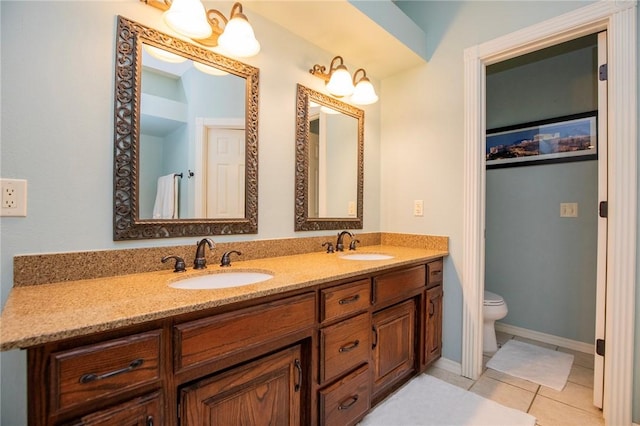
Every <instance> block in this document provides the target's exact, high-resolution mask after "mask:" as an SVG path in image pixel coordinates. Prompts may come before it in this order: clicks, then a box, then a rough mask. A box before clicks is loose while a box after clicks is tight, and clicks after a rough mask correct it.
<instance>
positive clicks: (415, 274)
mask: <svg viewBox="0 0 640 426" xmlns="http://www.w3.org/2000/svg"><path fill="white" fill-rule="evenodd" d="M425 275H426V271H425V266H424V265H420V266H416V267H413V268H409V269H405V270H402V271H397V272H390V273H388V274H383V275H380V276H377V277H375V278H374V279H373V302H374V303H382V302H385V301H387V300H392V299H394V298H398V297H399V296H402V295H403V294H404V293H409V292H411V291H412V290H416V289H419V288H421V287H424V285H425Z"/></svg>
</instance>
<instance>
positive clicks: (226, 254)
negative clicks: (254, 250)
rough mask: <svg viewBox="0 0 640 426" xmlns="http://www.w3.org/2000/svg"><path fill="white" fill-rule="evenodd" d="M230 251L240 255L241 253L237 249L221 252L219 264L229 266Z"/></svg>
mask: <svg viewBox="0 0 640 426" xmlns="http://www.w3.org/2000/svg"><path fill="white" fill-rule="evenodd" d="M232 253H235V254H237V255H238V256H242V253H240V252H239V251H237V250H231V251H225V252H224V253H223V254H222V258H221V259H220V266H231V257H230V255H231V254H232Z"/></svg>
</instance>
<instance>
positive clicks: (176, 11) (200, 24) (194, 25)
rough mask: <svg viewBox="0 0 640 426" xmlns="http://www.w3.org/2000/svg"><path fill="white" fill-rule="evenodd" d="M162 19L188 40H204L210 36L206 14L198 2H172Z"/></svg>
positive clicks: (195, 0)
mask: <svg viewBox="0 0 640 426" xmlns="http://www.w3.org/2000/svg"><path fill="white" fill-rule="evenodd" d="M162 17H163V18H164V22H165V23H166V24H167V25H168V26H169V28H171V29H172V30H174V31H175V32H177V33H179V34H182V35H183V36H186V37H189V38H206V37H209V36H210V35H211V25H209V21H207V12H206V10H205V9H204V6H203V5H202V3H201V2H200V0H173V2H172V3H171V7H170V8H169V10H167V11H166V12H165V13H164V14H163V15H162Z"/></svg>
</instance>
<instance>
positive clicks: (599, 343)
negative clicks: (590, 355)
mask: <svg viewBox="0 0 640 426" xmlns="http://www.w3.org/2000/svg"><path fill="white" fill-rule="evenodd" d="M596 353H597V354H598V355H600V356H604V340H603V339H596Z"/></svg>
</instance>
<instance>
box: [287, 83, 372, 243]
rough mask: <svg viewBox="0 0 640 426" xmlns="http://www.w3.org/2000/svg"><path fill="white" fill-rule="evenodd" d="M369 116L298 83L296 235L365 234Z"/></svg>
mask: <svg viewBox="0 0 640 426" xmlns="http://www.w3.org/2000/svg"><path fill="white" fill-rule="evenodd" d="M363 158H364V111H363V110H361V109H359V108H356V107H354V106H351V105H349V104H346V103H344V102H341V101H339V100H337V99H334V98H332V97H330V96H327V95H324V94H322V93H319V92H316V91H315V90H312V89H309V88H307V87H305V86H302V85H300V84H298V86H297V97H296V172H295V179H296V182H295V230H296V231H312V230H326V229H362V210H363V205H362V198H363V197H362V194H363V181H364V166H363V161H364V160H363Z"/></svg>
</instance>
